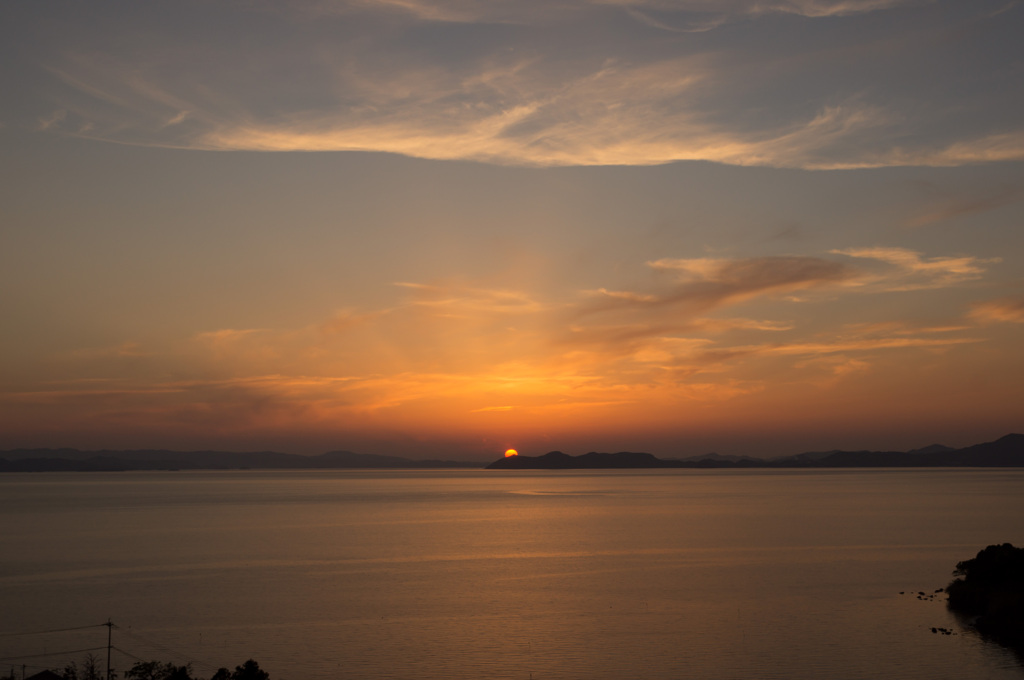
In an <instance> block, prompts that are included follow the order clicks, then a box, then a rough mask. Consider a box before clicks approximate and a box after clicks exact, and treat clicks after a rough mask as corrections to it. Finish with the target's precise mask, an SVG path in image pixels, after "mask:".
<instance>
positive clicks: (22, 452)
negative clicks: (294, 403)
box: [0, 434, 1024, 472]
mask: <svg viewBox="0 0 1024 680" xmlns="http://www.w3.org/2000/svg"><path fill="white" fill-rule="evenodd" d="M480 467H481V463H480V462H470V461H458V460H416V459H410V458H402V457H399V456H381V455H376V454H369V453H354V452H352V451H329V452H327V453H322V454H320V455H315V456H302V455H297V454H293V453H279V452H277V451H255V452H237V451H165V450H131V451H110V450H103V451H81V450H78V449H14V450H9V451H0V472H120V471H130V470H375V469H381V470H387V469H408V470H416V469H445V468H475V469H479V468H480ZM867 467H1024V435H1022V434H1008V435H1006V436H1005V437H1001V438H1000V439H997V440H995V441H992V442H986V443H984V444H976V445H974V446H968V447H965V448H962V449H954V448H950V447H948V446H942V445H939V444H933V445H931V446H927V447H924V448H921V449H914V450H911V451H839V450H834V451H822V452H808V453H800V454H797V455H794V456H785V457H782V458H772V459H765V458H754V457H751V456H723V455H719V454H716V453H708V454H704V455H702V456H692V457H689V458H682V459H677V458H658V457H656V456H654V455H652V454H650V453H637V452H631V451H620V452H618V453H598V452H591V453H586V454H583V455H580V456H571V455H569V454H566V453H563V452H561V451H551V452H550V453H546V454H544V455H542V456H526V455H510V456H507V457H505V456H503V457H502V458H499V459H498V460H496V461H494V462H493V463H490V464H489V465H486V466H485V468H486V469H488V470H604V469H606V470H622V469H654V468H697V469H700V468H867Z"/></svg>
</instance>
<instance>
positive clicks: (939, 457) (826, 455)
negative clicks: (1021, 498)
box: [487, 434, 1024, 470]
mask: <svg viewBox="0 0 1024 680" xmlns="http://www.w3.org/2000/svg"><path fill="white" fill-rule="evenodd" d="M862 467H1024V435H1021V434H1008V435H1006V436H1005V437H1001V438H1000V439H997V440H996V441H994V442H987V443H984V444H976V445H974V446H968V447H966V448H963V449H951V448H949V447H947V446H942V445H939V444H933V445H931V446H927V447H925V448H923V449H914V450H913V451H839V450H836V451H824V452H808V453H800V454H797V455H795V456H786V457H784V458H775V459H772V460H763V459H758V458H748V457H735V456H720V455H718V454H708V455H705V456H699V457H696V458H687V459H685V460H666V459H661V458H656V457H654V456H652V455H651V454H649V453H632V452H626V451H624V452H621V453H594V452H592V453H587V454H584V455H582V456H570V455H568V454H565V453H562V452H561V451H552V452H551V453H547V454H544V455H543V456H510V457H508V458H499V459H498V460H496V461H494V462H493V463H491V464H490V465H488V466H487V469H488V470H580V469H618V468H862Z"/></svg>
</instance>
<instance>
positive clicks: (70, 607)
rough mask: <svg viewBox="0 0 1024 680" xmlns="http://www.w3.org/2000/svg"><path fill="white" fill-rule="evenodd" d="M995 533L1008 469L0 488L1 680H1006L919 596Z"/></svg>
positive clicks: (155, 477)
mask: <svg viewBox="0 0 1024 680" xmlns="http://www.w3.org/2000/svg"><path fill="white" fill-rule="evenodd" d="M1002 542H1012V543H1015V544H1024V471H1019V470H845V471H682V470H666V471H653V472H651V471H643V472H641V471H629V472H603V471H601V472H499V471H481V470H459V471H443V472H442V471H438V472H433V471H429V472H422V471H417V472H392V471H387V472H382V471H365V472H364V471H359V472H335V471H330V472H319V471H318V472H257V471H247V472H168V473H119V474H57V473H47V474H8V475H3V476H0V673H4V674H6V672H7V671H8V670H9V669H10V668H13V669H15V673H16V675H17V676H18V677H20V673H21V668H22V664H25V665H26V672H27V674H31V673H32V672H33V671H35V670H38V669H39V668H40V667H44V666H50V667H54V666H59V665H61V664H62V663H63V662H64V661H65V660H66V659H67V658H74V659H80V658H81V657H82V656H83V655H84V653H82V652H79V653H75V654H71V655H70V657H61V656H33V657H28V658H19V659H12V658H11V657H14V656H16V655H18V656H19V657H21V656H23V655H43V654H46V655H53V654H55V653H56V652H62V651H68V650H83V649H88V648H95V647H100V648H103V649H101V650H98V651H97V652H96V653H97V654H98V655H99V656H100V658H101V660H102V662H103V664H104V665H105V662H106V649H105V646H106V643H107V629H106V628H102V627H95V628H85V629H83V630H77V631H67V632H59V633H58V632H54V633H47V634H41V635H21V634H20V633H31V632H35V631H48V630H56V629H66V628H75V627H79V626H89V625H93V624H99V623H102V622H104V621H106V620H107V619H108V618H109V619H110V620H112V621H113V622H114V624H115V625H116V626H117V627H116V628H115V629H114V630H113V636H112V640H113V645H114V647H115V648H116V650H115V651H114V653H113V665H114V666H115V667H116V668H117V669H119V670H121V671H123V670H125V669H126V668H128V667H129V666H130V665H131V664H132V663H133V662H134V660H135V658H141V659H147V660H148V659H160V660H172V661H175V662H178V663H184V662H185V661H189V660H190V661H191V662H192V663H193V667H194V669H195V671H196V673H197V674H198V675H200V676H203V677H209V676H210V675H211V674H212V673H213V671H214V670H215V669H216V668H217V667H218V666H229V667H234V666H235V665H238V664H240V663H242V662H243V661H245V660H246V659H248V658H250V657H252V658H255V659H256V660H257V661H258V662H259V663H260V665H261V667H263V668H264V669H266V670H268V671H269V672H270V674H271V677H272V678H273V680H300V679H304V678H310V679H317V678H358V679H360V680H376V679H384V678H389V679H391V678H394V679H406V678H407V679H409V680H419V679H422V680H434V679H438V680H440V679H442V678H443V679H445V680H463V679H465V680H470V679H472V680H476V679H501V678H514V679H516V680H529V679H530V678H534V679H535V680H547V679H563V678H578V679H581V680H586V679H594V680H600V679H606V678H607V679H609V680H611V679H613V678H614V679H616V680H619V679H627V678H635V679H639V680H669V679H673V680H675V679H679V678H694V679H698V678H699V679H712V680H714V679H726V678H728V679H745V678H786V679H788V680H800V679H810V678H815V679H817V678H850V679H860V678H886V679H890V678H922V679H924V678H928V679H929V680H934V679H941V678H950V679H953V678H956V679H957V680H971V679H974V678H1015V679H1020V678H1024V670H1022V669H1024V665H1022V662H1021V661H1020V660H1018V659H1017V658H1016V657H1014V656H1013V655H1012V654H1011V653H1009V652H1007V651H1005V650H1003V649H1002V648H1000V647H997V646H994V645H991V644H989V643H987V642H985V641H983V640H981V639H979V638H978V637H977V636H976V635H974V634H972V633H971V632H970V631H969V629H965V628H964V627H962V626H961V625H960V623H958V622H957V620H956V619H955V618H954V617H952V616H951V615H950V614H949V613H948V612H947V611H946V609H945V605H944V603H943V602H942V596H940V597H939V598H937V599H923V600H921V599H917V595H916V594H917V592H919V591H923V592H926V593H931V592H933V591H934V590H935V589H937V588H941V587H943V586H945V585H946V583H947V582H948V581H949V579H950V576H951V571H952V569H953V567H954V566H955V564H956V562H957V561H959V560H963V559H967V558H969V557H973V556H974V554H975V553H976V552H977V551H978V550H979V549H980V548H982V547H984V546H986V545H988V544H990V543H1002ZM900 591H904V592H905V593H907V594H903V595H901V594H900ZM909 593H913V594H909ZM932 627H943V628H949V629H952V630H953V631H954V632H955V633H956V634H955V635H941V634H933V633H932V632H931V628H932ZM122 650H123V651H122ZM126 653H127V654H126ZM129 655H132V656H129Z"/></svg>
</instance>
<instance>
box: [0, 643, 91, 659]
mask: <svg viewBox="0 0 1024 680" xmlns="http://www.w3.org/2000/svg"><path fill="white" fill-rule="evenodd" d="M106 648H107V646H106V645H103V646H102V647H89V648H88V649H72V650H70V651H67V652H46V653H44V654H22V655H21V656H5V657H0V661H14V660H15V659H38V658H39V657H42V656H63V655H65V654H80V653H81V652H98V651H99V650H101V649H106Z"/></svg>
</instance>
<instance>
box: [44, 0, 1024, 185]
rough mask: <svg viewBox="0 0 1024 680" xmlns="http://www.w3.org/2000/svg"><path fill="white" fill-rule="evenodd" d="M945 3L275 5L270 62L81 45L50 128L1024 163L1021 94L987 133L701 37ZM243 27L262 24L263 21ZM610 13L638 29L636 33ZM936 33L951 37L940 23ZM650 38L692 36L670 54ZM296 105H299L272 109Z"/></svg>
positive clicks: (632, 161) (255, 141)
mask: <svg viewBox="0 0 1024 680" xmlns="http://www.w3.org/2000/svg"><path fill="white" fill-rule="evenodd" d="M931 4H932V3H929V2H899V1H897V0H863V1H854V0H847V1H836V2H827V1H826V0H805V1H797V0H792V1H778V2H763V1H754V0H750V1H745V0H736V1H734V2H714V3H712V2H703V1H700V2H696V1H695V2H679V3H668V2H660V1H657V0H645V1H643V2H640V1H636V2H634V1H629V0H606V1H604V2H600V1H596V0H595V1H583V0H579V1H569V0H565V1H563V2H554V3H534V2H523V3H519V2H481V3H477V2H461V1H454V0H453V1H451V2H424V1H419V0H390V1H388V2H346V3H331V4H326V3H298V4H292V5H287V6H284V7H283V8H282V7H274V6H268V7H265V8H264V11H269V12H272V13H281V14H283V15H284V16H285V17H287V19H288V21H287V22H286V23H282V27H284V28H282V29H281V30H282V31H283V34H282V36H283V37H282V38H281V39H280V40H277V41H275V43H274V44H277V45H278V47H277V48H273V47H268V48H267V49H266V50H264V51H263V52H261V53H258V54H257V53H253V54H250V53H249V52H247V49H248V47H246V46H245V45H237V44H232V43H226V44H223V45H221V44H214V43H201V45H202V49H201V50H200V52H201V53H202V54H203V56H204V58H203V59H201V60H200V59H197V58H196V57H194V56H193V55H191V54H182V53H180V52H177V51H176V50H178V49H179V48H177V47H176V45H174V44H167V45H163V46H160V47H158V49H156V50H155V51H154V52H153V54H150V53H148V52H145V51H143V52H141V53H140V52H138V51H134V52H129V53H113V52H105V51H104V49H103V48H102V47H100V46H97V45H93V44H89V43H87V44H85V45H82V46H80V47H79V49H78V50H74V48H68V52H67V55H66V56H64V57H63V58H62V59H61V60H60V62H59V63H54V64H50V65H48V68H49V70H50V72H51V73H52V74H53V75H54V76H55V78H56V80H57V83H55V84H53V85H54V86H53V87H51V88H50V90H51V98H52V99H53V100H56V101H57V102H58V104H59V106H60V108H59V109H58V111H66V114H63V116H62V117H61V116H54V114H53V108H52V104H50V105H49V107H50V108H49V109H48V110H47V111H46V112H41V113H40V114H39V116H38V117H37V126H39V127H41V128H42V129H45V130H46V131H48V132H51V133H53V132H57V131H62V132H63V133H65V134H72V135H79V136H85V137H89V138H94V139H104V140H108V141H114V142H121V143H127V144H142V145H152V146H166V147H175V148H189V149H205V150H221V151H232V150H248V151H266V152H285V151H370V152H387V153H397V154H403V155H407V156H413V157H418V158H427V159H437V160H474V161H482V162H489V163H499V164H511V165H526V166H574V165H576V166H589V165H656V164H664V163H672V162H676V161H711V162H716V163H724V164H731V165H743V166H769V167H784V168H804V169H849V168H874V167H889V166H957V165H964V164H978V163H990V162H998V161H1019V160H1024V128H1022V127H1021V125H1020V122H1019V117H1016V118H1015V117H1014V116H1012V115H1009V112H1011V111H1013V110H1017V109H1019V102H1018V101H1016V100H1015V99H1014V98H1013V97H1014V95H1012V94H1011V93H1010V92H1009V90H1010V89H1012V88H1009V84H1008V88H1007V89H1006V91H1005V94H999V92H1002V90H999V89H998V88H995V89H993V90H992V91H991V92H990V93H988V94H987V95H986V96H988V97H990V98H993V97H994V98H995V99H992V100H991V101H986V102H985V103H984V105H983V106H981V107H976V108H975V109H974V110H973V112H972V113H971V117H970V118H959V119H955V120H953V121H952V123H950V122H949V120H947V119H948V118H949V116H955V112H956V110H957V109H956V107H955V106H954V103H953V102H950V101H945V100H937V99H936V98H937V97H943V96H946V95H945V94H944V93H937V92H931V91H927V92H926V91H921V92H919V93H918V97H919V98H921V101H925V102H927V104H926V105H921V104H916V103H915V104H907V103H906V102H904V101H903V99H905V97H898V96H896V94H897V93H904V92H906V90H907V88H908V87H917V85H916V83H917V82H918V80H914V79H913V78H915V77H916V76H913V75H911V76H909V77H911V78H912V80H911V81H910V83H911V84H908V83H907V82H902V81H900V80H898V79H896V76H891V78H893V80H892V81H891V82H889V81H878V82H876V84H875V85H874V86H873V87H872V88H871V90H872V91H867V90H865V89H864V88H857V89H850V88H846V87H842V86H840V85H838V84H836V83H839V82H841V81H840V80H837V79H834V78H833V79H829V78H827V77H824V75H825V74H823V72H822V68H823V66H822V64H826V65H828V64H831V65H832V67H834V68H840V65H844V64H848V63H849V62H850V57H849V54H848V53H846V52H843V49H846V50H862V49H864V48H863V47H862V43H861V42H857V41H855V42H853V43H851V44H850V45H848V46H837V47H836V48H835V49H834V50H824V51H822V50H820V48H816V49H818V50H819V53H818V54H809V55H807V56H805V55H803V54H801V53H800V52H799V51H798V52H795V53H790V52H787V50H785V49H782V48H780V47H779V46H777V45H772V46H771V47H769V45H771V43H765V42H764V41H763V40H753V39H751V40H747V41H741V42H740V43H738V44H737V43H735V42H729V41H726V42H721V43H719V42H718V41H717V39H715V38H713V37H708V38H707V39H704V38H702V39H700V41H698V42H692V41H691V40H690V39H688V38H687V37H686V36H687V35H689V34H691V33H692V32H694V31H697V32H698V33H700V35H705V34H706V35H708V36H712V35H713V34H715V31H714V29H715V28H716V27H718V26H720V25H722V24H724V23H728V22H733V21H738V22H739V24H738V25H740V26H742V27H743V30H744V31H747V32H749V33H750V35H749V36H748V37H750V38H754V37H756V36H757V35H758V27H759V26H760V24H761V22H764V21H768V20H769V19H770V17H776V18H778V17H790V16H799V17H802V18H804V19H806V20H807V21H808V22H809V23H807V24H806V25H804V24H801V26H800V29H801V30H806V31H807V32H808V33H807V35H806V36H801V38H802V39H806V40H808V41H810V42H814V43H815V44H816V42H817V41H816V38H815V35H814V31H815V30H817V29H816V26H817V22H815V21H813V19H816V18H826V17H827V18H830V20H832V21H855V20H856V17H858V16H861V15H863V14H867V13H873V12H880V11H886V10H894V9H900V10H901V11H914V12H922V13H923V15H922V16H923V17H925V18H926V19H927V21H928V22H941V21H942V18H941V15H940V14H933V13H930V12H929V7H930V5H931ZM236 11H238V12H239V15H238V19H239V21H240V22H242V24H243V25H244V24H245V23H246V22H250V21H255V19H254V18H253V17H254V16H261V12H257V11H250V12H245V11H242V10H240V9H236ZM1010 11H1016V10H1010ZM609 12H612V13H616V12H624V13H627V14H628V15H630V16H633V17H634V19H636V21H635V22H632V23H634V24H635V27H633V28H630V27H629V26H627V25H623V23H622V22H621V21H618V20H614V19H613V18H612V17H610V16H609V15H608V13H609ZM979 12H980V10H979ZM616 16H617V15H616ZM983 17H984V13H981V14H979V15H978V18H976V20H977V21H982V20H983ZM126 20H129V19H126ZM438 23H440V24H442V25H444V26H446V27H447V28H444V30H445V31H447V33H446V38H445V39H449V38H456V37H457V38H458V40H459V41H460V42H459V44H466V45H472V46H473V47H472V48H468V47H467V48H466V49H465V50H463V51H460V52H459V53H458V54H449V53H448V52H447V51H446V50H445V49H443V48H442V47H441V46H440V44H438V43H435V42H431V40H439V39H440V38H429V39H428V37H429V36H432V35H433V33H431V31H435V30H441V29H438V28H436V27H435V24H438ZM506 24H507V26H506ZM495 25H498V26H499V27H498V28H495ZM589 25H594V26H600V27H602V28H601V30H602V31H605V32H607V35H605V36H604V38H603V40H604V41H606V43H607V45H605V46H604V47H601V46H600V45H596V44H594V43H593V41H592V40H590V39H589V38H587V33H586V31H585V30H583V29H582V28H581V27H586V26H589ZM928 26H929V30H931V31H935V32H940V33H941V32H942V31H944V30H946V27H945V26H943V25H941V23H936V24H935V25H932V23H928ZM383 27H387V29H388V30H383ZM432 27H433V28H432ZM648 29H649V30H656V31H666V30H667V31H668V32H669V33H672V32H679V37H678V38H677V39H670V40H668V42H665V43H664V44H663V45H662V46H660V47H659V48H658V49H653V48H652V47H650V43H649V40H648V37H649V36H647V34H646V31H647V30H648ZM551 30H557V31H564V32H566V38H565V41H564V42H565V45H564V46H563V45H560V44H558V43H557V42H556V41H547V40H545V39H544V36H546V35H547V32H548V31H551ZM794 30H796V29H794ZM863 30H867V29H863ZM921 30H924V29H921ZM367 31H369V33H367ZM701 32H702V33H701ZM392 36H393V37H392ZM202 37H203V36H200V37H199V38H197V39H200V40H201V39H202ZM484 37H486V39H484ZM877 39H878V40H883V39H888V36H879V37H878V38H877ZM603 44H604V43H602V45H603ZM138 49H142V48H138ZM906 49H908V50H909V49H912V48H911V47H909V46H908V47H907V48H906ZM965 49H969V46H967V47H966V48H965ZM156 55H160V56H156ZM296 55H298V56H296ZM896 58H899V57H898V56H897V57H896ZM943 58H944V59H945V58H948V57H946V55H943ZM296 59H298V60H299V61H302V62H304V63H306V64H308V67H307V68H304V69H303V72H302V76H301V78H295V77H291V78H289V77H288V76H287V75H286V74H280V69H279V68H278V67H277V66H276V65H277V64H279V63H282V62H283V63H291V62H294V61H295V60H296ZM865 61H870V59H867V58H866V59H865ZM765 65H770V66H768V67H766V66H765ZM844 68H845V66H844ZM873 68H874V70H873V71H872V73H878V72H881V71H884V70H885V69H880V68H879V65H878V64H875V65H874V67H873ZM826 73H827V72H826ZM894 73H895V71H894ZM769 74H770V76H769ZM766 77H770V78H771V82H770V83H768V85H769V87H766V83H765V82H764V78H766ZM854 80H859V78H854ZM797 83H804V86H803V87H804V89H805V94H804V95H802V97H801V98H800V101H801V102H802V103H801V104H800V105H799V106H794V105H793V100H792V98H786V97H785V96H782V95H774V94H772V87H771V86H772V85H773V86H774V89H777V90H779V91H786V90H787V89H791V88H793V87H795V86H796V84H797ZM57 84H59V86H57ZM278 90H279V91H282V92H287V93H288V96H287V97H269V96H268V93H269V92H273V91H278ZM747 93H749V94H747ZM1000 97H1001V98H1000ZM901 102H902V103H901ZM957 106H958V104H957ZM932 109H933V110H936V111H941V112H945V113H943V114H942V116H938V115H937V116H936V117H935V120H934V121H933V120H931V118H929V117H928V116H927V115H926V114H924V113H922V112H925V111H928V110H932ZM748 111H758V112H759V113H758V115H757V116H756V117H755V116H750V115H748V114H747V113H746V112H748ZM982 111H987V112H990V113H988V114H984V113H981V112H982ZM1004 113H1006V114H1007V115H1006V116H1004V115H1003V114H1004ZM922 116H924V117H922Z"/></svg>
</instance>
